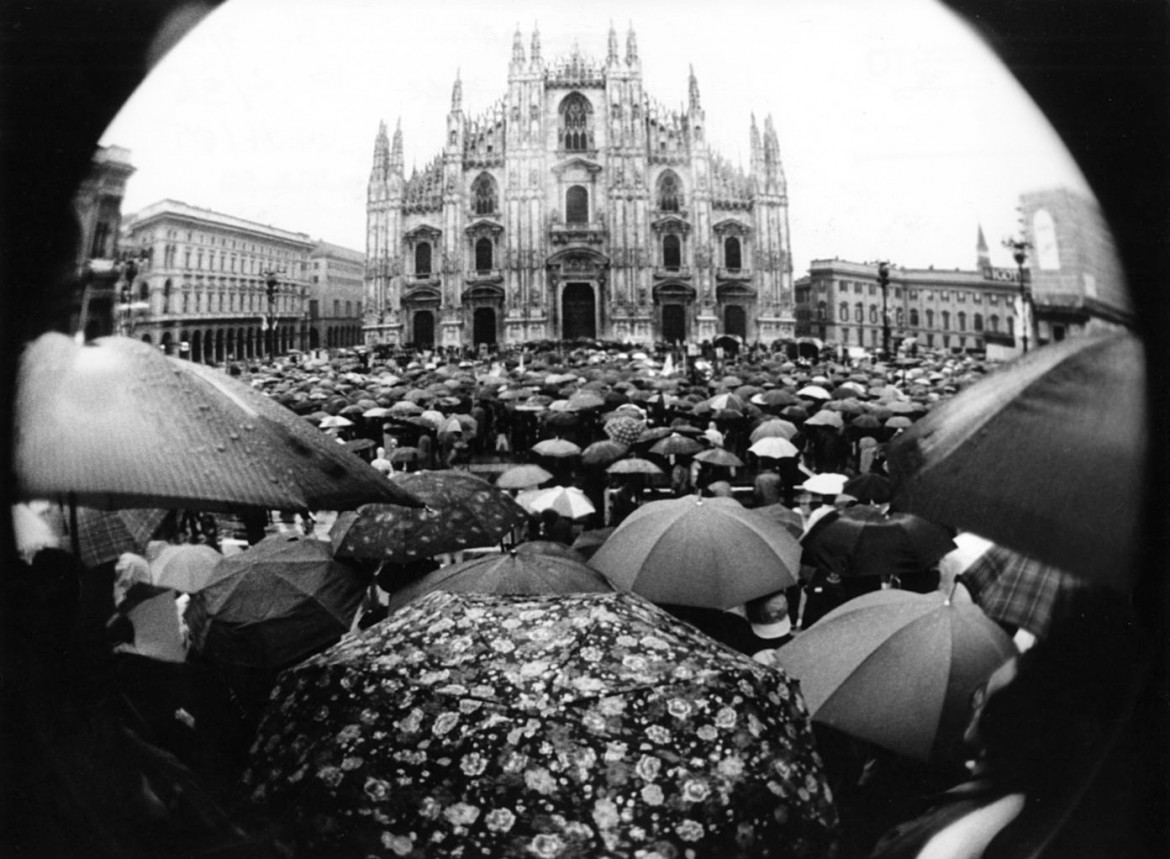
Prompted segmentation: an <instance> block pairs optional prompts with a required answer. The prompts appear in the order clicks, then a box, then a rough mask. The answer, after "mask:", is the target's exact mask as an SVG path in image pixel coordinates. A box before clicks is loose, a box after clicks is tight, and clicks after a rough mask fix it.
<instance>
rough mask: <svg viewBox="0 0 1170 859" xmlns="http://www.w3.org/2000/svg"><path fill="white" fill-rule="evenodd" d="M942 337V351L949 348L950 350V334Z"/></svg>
mask: <svg viewBox="0 0 1170 859" xmlns="http://www.w3.org/2000/svg"><path fill="white" fill-rule="evenodd" d="M942 337H943V348H944V349H949V348H951V335H950V334H944V335H943V336H942Z"/></svg>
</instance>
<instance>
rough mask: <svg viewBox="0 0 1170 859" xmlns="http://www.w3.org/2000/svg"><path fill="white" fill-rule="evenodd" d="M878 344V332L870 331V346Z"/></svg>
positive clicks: (873, 329) (875, 330)
mask: <svg viewBox="0 0 1170 859" xmlns="http://www.w3.org/2000/svg"><path fill="white" fill-rule="evenodd" d="M877 344H878V330H877V329H876V328H871V329H869V345H870V346H877Z"/></svg>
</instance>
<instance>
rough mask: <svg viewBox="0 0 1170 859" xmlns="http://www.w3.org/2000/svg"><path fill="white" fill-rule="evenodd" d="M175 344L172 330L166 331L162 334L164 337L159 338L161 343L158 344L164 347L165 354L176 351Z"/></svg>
mask: <svg viewBox="0 0 1170 859" xmlns="http://www.w3.org/2000/svg"><path fill="white" fill-rule="evenodd" d="M173 344H174V340H173V338H172V337H171V332H169V331H164V332H163V335H162V339H161V340H159V344H158V345H159V346H161V347H162V350H163V354H164V355H170V354H171V353H172V352H174V345H173Z"/></svg>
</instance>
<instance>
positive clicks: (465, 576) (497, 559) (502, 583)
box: [389, 546, 614, 611]
mask: <svg viewBox="0 0 1170 859" xmlns="http://www.w3.org/2000/svg"><path fill="white" fill-rule="evenodd" d="M561 548H562V549H564V550H565V551H569V550H568V547H566V546H562V547H561ZM613 589H614V588H613V585H611V584H610V583H609V582H608V581H607V580H606V578H605V576H603V575H601V573H599V572H597V571H596V570H594V569H593V568H592V567H587V566H586V565H585V562H584V561H581V560H573V559H572V558H568V557H563V556H558V555H550V554H539V553H536V552H532V551H531V550H530V551H528V552H519V551H517V550H516V549H513V550H511V551H509V552H504V553H502V554H499V555H485V556H484V557H482V558H476V559H475V560H472V561H464V562H463V563H461V564H452V565H451V566H449V567H440V568H439V569H437V570H435V571H434V572H433V573H428V574H427V575H425V576H423V578H421V579H419V580H418V581H416V582H412V583H411V584H409V585H407V586H406V587H405V588H403V589H402V590H400V591H396V592H395V593H394V594H393V595H392V596H391V597H390V603H389V607H390V611H397V610H398V609H400V608H402V606H404V605H406V604H407V603H408V602H410V601H412V600H415V599H417V598H419V597H421V596H423V595H425V594H429V593H430V592H431V591H448V592H452V593H475V594H574V593H604V592H607V591H612V590H613Z"/></svg>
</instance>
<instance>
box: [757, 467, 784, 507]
mask: <svg viewBox="0 0 1170 859" xmlns="http://www.w3.org/2000/svg"><path fill="white" fill-rule="evenodd" d="M776 463H777V460H771V461H765V460H761V462H760V471H759V473H758V474H757V475H756V479H755V480H754V481H753V483H752V501H753V503H754V505H755V506H756V507H767V506H768V505H769V504H779V503H780V502H781V501H783V500H784V481H783V480H782V479H781V477H780V473H779V468H778V466H777V464H776Z"/></svg>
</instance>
